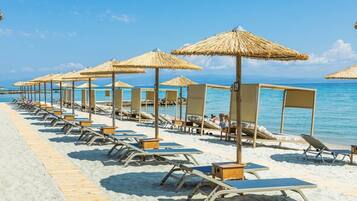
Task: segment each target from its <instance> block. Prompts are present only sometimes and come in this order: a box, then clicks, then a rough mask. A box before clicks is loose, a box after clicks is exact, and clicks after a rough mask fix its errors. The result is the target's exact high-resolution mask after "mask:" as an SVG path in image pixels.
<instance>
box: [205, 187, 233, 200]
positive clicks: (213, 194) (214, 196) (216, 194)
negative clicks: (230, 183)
mask: <svg viewBox="0 0 357 201" xmlns="http://www.w3.org/2000/svg"><path fill="white" fill-rule="evenodd" d="M219 188H220V187H219V186H216V187H215V188H214V189H213V190H212V191H211V193H210V194H208V196H207V198H206V199H205V201H214V200H216V199H217V198H219V197H221V196H224V195H226V194H229V193H231V192H232V190H221V191H218V189H219ZM217 191H218V192H217Z"/></svg>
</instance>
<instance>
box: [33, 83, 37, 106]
mask: <svg viewBox="0 0 357 201" xmlns="http://www.w3.org/2000/svg"><path fill="white" fill-rule="evenodd" d="M32 87H33V91H32V93H33V99H34V101H35V102H36V99H37V98H36V85H33V86H32Z"/></svg>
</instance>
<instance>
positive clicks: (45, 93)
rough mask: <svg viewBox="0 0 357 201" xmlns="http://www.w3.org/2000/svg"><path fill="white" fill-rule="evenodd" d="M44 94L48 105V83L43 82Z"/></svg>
mask: <svg viewBox="0 0 357 201" xmlns="http://www.w3.org/2000/svg"><path fill="white" fill-rule="evenodd" d="M43 93H44V98H45V105H46V104H47V89H46V82H43Z"/></svg>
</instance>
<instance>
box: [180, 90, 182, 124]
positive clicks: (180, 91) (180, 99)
mask: <svg viewBox="0 0 357 201" xmlns="http://www.w3.org/2000/svg"><path fill="white" fill-rule="evenodd" d="M180 120H181V121H182V87H180Z"/></svg>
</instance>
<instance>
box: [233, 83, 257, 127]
mask: <svg viewBox="0 0 357 201" xmlns="http://www.w3.org/2000/svg"><path fill="white" fill-rule="evenodd" d="M241 87H242V88H241V94H242V96H241V97H242V102H241V106H242V110H241V115H242V121H245V122H255V121H256V117H257V112H258V111H257V109H258V99H259V85H257V84H242V86H241ZM236 108H237V96H236V92H232V93H231V105H230V113H229V116H230V117H231V120H232V121H237V109H236Z"/></svg>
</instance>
